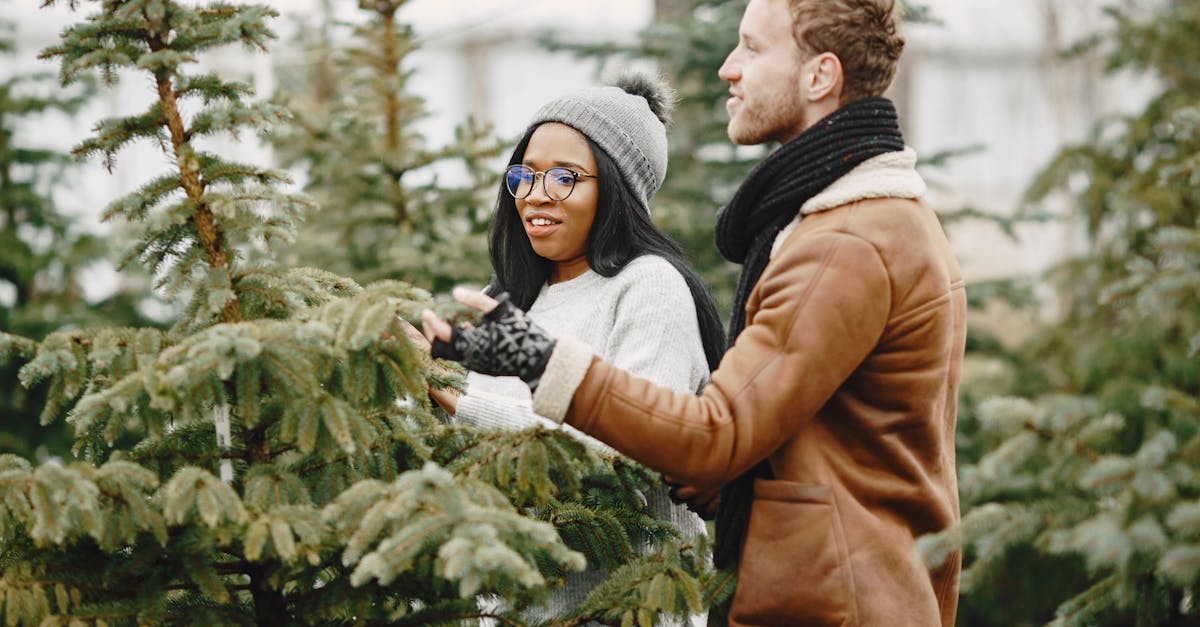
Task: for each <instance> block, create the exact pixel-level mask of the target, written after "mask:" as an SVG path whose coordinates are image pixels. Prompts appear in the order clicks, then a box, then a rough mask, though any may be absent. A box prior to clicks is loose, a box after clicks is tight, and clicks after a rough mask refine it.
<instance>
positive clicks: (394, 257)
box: [272, 0, 504, 291]
mask: <svg viewBox="0 0 1200 627" xmlns="http://www.w3.org/2000/svg"><path fill="white" fill-rule="evenodd" d="M405 4H407V0H383V1H377V0H360V1H358V2H357V6H358V9H359V14H358V15H356V16H353V17H354V18H356V19H355V20H354V22H355V23H353V24H351V23H348V22H347V21H345V20H344V19H343V20H335V19H334V18H333V14H334V12H335V7H334V5H333V4H331V3H328V2H326V3H325V5H324V11H323V13H324V15H323V16H321V18H322V19H321V20H320V21H319V22H318V23H317V24H315V25H313V24H307V25H305V28H304V29H303V30H302V31H301V44H302V45H303V47H305V48H307V49H308V50H309V52H308V58H307V59H305V63H303V64H302V65H301V66H300V68H296V67H284V68H283V77H284V80H282V81H281V84H282V85H284V87H282V88H281V90H280V93H279V94H278V95H277V97H276V100H277V101H279V102H281V103H283V104H284V105H285V106H287V107H288V108H289V109H290V110H291V112H292V113H293V116H294V122H293V123H292V124H289V125H287V126H283V127H281V128H280V129H279V130H278V131H277V132H276V133H274V135H273V137H272V145H273V146H274V148H275V150H276V154H277V155H278V156H279V158H280V160H281V162H282V164H283V165H284V166H285V167H289V168H293V169H296V170H298V171H300V172H302V173H303V174H304V175H305V178H306V181H307V183H306V185H305V191H306V192H307V193H308V194H310V195H311V196H313V197H314V198H315V199H316V200H317V201H318V202H319V204H320V206H321V207H322V209H321V210H319V211H317V212H316V213H315V215H313V216H310V219H309V220H308V221H307V223H306V225H305V226H304V227H302V230H301V235H300V237H299V243H300V246H299V247H297V248H296V249H295V250H294V251H293V255H294V256H295V257H296V258H297V259H300V260H301V261H302V262H303V263H304V264H307V265H317V266H319V267H322V268H325V269H327V270H331V271H333V272H337V273H339V274H344V275H346V276H350V277H353V278H355V279H358V280H360V281H368V280H375V279H380V278H396V279H401V280H405V281H408V282H413V283H418V284H420V285H425V286H429V287H430V288H431V289H433V290H435V291H445V290H448V289H449V288H450V287H452V286H454V285H455V284H456V283H460V282H462V281H472V282H474V283H475V284H477V285H482V284H483V283H484V282H486V281H487V279H488V276H489V275H488V273H487V271H486V269H487V268H488V267H489V263H488V256H487V238H486V232H487V225H488V223H489V220H490V217H491V208H492V205H493V204H494V203H495V190H496V189H497V186H498V185H499V175H498V173H493V172H492V171H493V170H495V169H496V166H495V162H496V159H494V158H495V157H497V156H498V155H499V154H500V152H501V150H502V149H503V148H504V146H503V144H501V143H500V142H499V141H498V140H497V139H496V138H494V137H491V136H490V129H489V128H487V127H480V126H478V125H477V124H475V123H474V121H473V120H470V119H468V120H466V121H464V123H463V124H461V125H460V126H459V127H458V128H457V129H455V133H454V135H455V141H454V142H453V143H451V144H449V145H446V146H442V147H440V148H429V147H428V146H426V142H425V141H424V138H423V137H422V136H421V135H420V134H419V133H418V132H417V131H416V129H415V124H416V123H417V122H418V121H419V120H421V119H422V118H424V117H426V116H427V115H428V111H427V110H426V109H425V105H424V102H423V100H422V99H421V98H420V97H418V96H416V95H414V94H413V93H412V92H411V89H410V88H409V82H410V79H411V76H412V72H413V68H412V67H411V66H412V61H411V60H410V56H411V55H412V53H413V52H414V51H415V50H416V49H417V46H418V42H417V40H416V37H415V35H414V33H413V31H412V27H411V26H410V25H408V24H406V23H404V22H403V21H401V20H400V19H399V17H398V13H399V12H400V10H401V8H402V7H403V6H404V5H405ZM298 69H299V71H297V70H298ZM489 166H491V167H489ZM435 170H439V174H440V176H439V175H434V174H432V172H433V171H435Z"/></svg>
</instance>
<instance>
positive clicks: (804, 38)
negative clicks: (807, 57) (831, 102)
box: [789, 0, 904, 104]
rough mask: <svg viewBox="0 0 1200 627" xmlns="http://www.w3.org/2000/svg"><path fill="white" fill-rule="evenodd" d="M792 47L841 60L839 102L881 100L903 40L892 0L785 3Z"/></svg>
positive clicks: (805, 0) (893, 74)
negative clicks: (787, 4)
mask: <svg viewBox="0 0 1200 627" xmlns="http://www.w3.org/2000/svg"><path fill="white" fill-rule="evenodd" d="M789 5H790V7H791V13H792V24H793V25H794V26H793V31H794V33H793V34H794V36H795V37H796V43H797V44H798V45H799V46H800V48H801V50H802V51H803V52H805V53H807V54H814V55H815V54H820V53H822V52H832V53H833V54H835V55H837V58H838V60H840V61H841V62H842V72H843V74H844V77H845V78H844V84H843V87H842V98H841V102H842V104H845V103H848V102H853V101H855V100H862V99H863V98H870V97H872V96H881V95H883V92H884V91H886V90H887V88H888V86H889V85H891V84H892V79H893V78H895V77H896V66H898V65H899V64H900V53H901V52H902V51H903V50H904V38H903V37H901V36H900V33H899V29H898V24H897V21H898V19H899V17H898V13H899V10H898V8H897V6H896V1H895V0H789Z"/></svg>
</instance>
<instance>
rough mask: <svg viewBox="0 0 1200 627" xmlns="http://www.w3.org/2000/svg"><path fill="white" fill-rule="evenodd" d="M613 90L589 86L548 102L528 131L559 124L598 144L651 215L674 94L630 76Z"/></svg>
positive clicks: (663, 169)
mask: <svg viewBox="0 0 1200 627" xmlns="http://www.w3.org/2000/svg"><path fill="white" fill-rule="evenodd" d="M615 83H616V85H615V86H605V87H589V88H587V89H581V90H579V91H577V92H574V93H570V94H567V95H565V96H561V97H559V98H557V99H555V100H552V101H550V102H548V103H546V104H545V105H544V106H543V107H542V108H541V109H538V112H537V113H535V114H534V116H533V120H532V121H531V122H530V123H529V128H530V129H533V128H534V127H536V126H537V125H539V124H543V123H545V122H561V123H563V124H566V125H567V126H570V127H572V128H574V129H575V130H577V131H579V132H580V133H583V134H584V135H586V136H587V137H589V138H590V139H591V140H592V141H594V142H596V144H598V145H599V146H600V147H601V148H603V149H604V152H607V153H608V156H610V157H612V159H613V161H615V162H616V164H617V168H619V169H620V171H621V175H622V176H623V177H625V181H626V182H627V183H628V184H629V188H630V189H631V190H633V193H634V195H635V196H637V199H638V202H640V203H641V205H642V208H644V209H645V210H646V212H647V213H648V212H649V211H650V198H652V197H653V196H654V193H655V192H657V191H658V188H660V187H662V184H663V179H665V178H666V177H667V127H666V125H667V124H668V123H669V122H670V119H671V110H672V109H674V108H675V92H674V90H672V89H671V88H670V87H669V86H668V85H667V84H666V83H665V82H663V81H662V79H659V78H657V77H653V76H648V75H644V74H630V75H626V76H623V77H621V78H619V79H617V80H616V81H615Z"/></svg>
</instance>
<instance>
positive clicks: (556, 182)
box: [504, 163, 596, 201]
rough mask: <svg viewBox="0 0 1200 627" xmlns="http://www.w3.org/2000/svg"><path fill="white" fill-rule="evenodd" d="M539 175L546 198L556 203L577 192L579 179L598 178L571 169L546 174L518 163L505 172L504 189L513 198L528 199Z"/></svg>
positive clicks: (559, 169)
mask: <svg viewBox="0 0 1200 627" xmlns="http://www.w3.org/2000/svg"><path fill="white" fill-rule="evenodd" d="M539 174H540V175H541V176H542V189H543V190H545V191H546V196H548V197H549V198H550V200H554V201H560V200H566V199H567V197H568V196H570V195H571V192H572V191H575V181H578V180H579V177H581V176H583V177H587V178H590V179H594V178H596V176H595V175H594V174H584V173H583V172H576V171H575V170H572V169H570V168H550V169H548V170H546V171H545V172H538V171H536V170H534V169H533V168H531V167H529V166H527V165H521V164H519V163H518V164H516V165H510V166H508V169H507V170H505V171H504V187H505V189H507V190H508V193H510V194H512V195H513V198H526V197H528V196H529V194H530V192H532V191H533V186H534V184H535V183H537V177H538V175H539Z"/></svg>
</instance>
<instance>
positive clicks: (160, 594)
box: [0, 0, 729, 625]
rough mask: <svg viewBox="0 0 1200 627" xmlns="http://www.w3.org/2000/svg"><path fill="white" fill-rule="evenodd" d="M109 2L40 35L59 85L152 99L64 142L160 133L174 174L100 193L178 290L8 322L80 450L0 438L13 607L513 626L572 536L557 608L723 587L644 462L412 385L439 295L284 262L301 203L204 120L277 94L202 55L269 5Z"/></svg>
mask: <svg viewBox="0 0 1200 627" xmlns="http://www.w3.org/2000/svg"><path fill="white" fill-rule="evenodd" d="M46 4H48V5H52V4H54V2H53V1H52V0H50V1H48V2H46ZM69 4H71V6H72V8H74V7H75V5H77V4H84V3H82V2H71V3H69ZM98 4H99V7H98V10H97V12H96V13H95V14H93V15H92V16H90V17H88V18H87V19H86V20H85V21H83V22H81V23H79V24H77V25H75V26H72V27H71V28H69V29H67V30H66V31H65V32H64V34H63V36H62V40H61V42H60V43H59V44H58V45H56V46H54V47H52V48H50V49H48V50H46V51H45V52H44V53H43V56H44V57H46V58H50V59H55V60H57V61H58V62H59V63H60V64H61V70H62V71H61V75H62V79H63V81H64V83H65V84H70V83H72V82H74V81H76V80H79V79H80V78H81V77H82V76H85V75H87V74H88V73H90V72H93V71H98V72H99V73H100V75H101V77H102V78H103V79H104V80H105V81H106V82H112V81H115V80H117V79H118V78H119V77H122V76H125V75H127V74H129V73H135V74H140V75H141V76H144V77H146V78H149V79H150V80H149V81H148V84H149V85H150V86H151V87H152V89H151V90H149V91H148V94H147V104H146V108H145V109H144V111H143V112H141V113H138V114H135V115H131V116H128V117H122V118H116V119H109V120H104V121H102V122H101V123H100V124H99V125H98V126H97V129H96V134H95V135H94V136H93V137H91V138H89V139H86V140H85V141H83V142H82V143H81V144H80V145H79V146H78V147H77V148H76V150H75V152H76V153H77V154H78V155H81V156H101V157H103V158H104V160H105V161H106V162H107V163H109V164H111V163H112V162H113V161H114V159H115V158H116V155H117V153H118V152H119V151H120V150H121V149H122V148H123V147H124V146H126V145H128V144H129V143H131V142H135V141H145V140H148V141H150V142H152V143H153V144H155V145H157V146H159V147H160V148H161V149H162V150H163V152H164V154H165V156H166V157H167V159H168V161H169V162H170V164H171V165H170V167H169V169H168V170H167V171H166V172H164V173H161V174H159V175H157V176H155V177H154V178H152V179H150V180H149V181H148V182H146V183H145V184H144V185H142V186H141V187H140V188H139V189H138V190H136V191H134V192H133V193H131V194H129V195H127V196H125V197H123V198H121V199H118V200H117V201H115V202H113V203H112V204H111V205H110V206H109V207H108V209H107V210H106V212H105V216H106V218H107V219H111V220H123V221H126V222H128V223H129V224H131V225H133V226H136V227H137V228H138V229H139V230H140V236H139V238H138V239H137V242H136V243H135V245H134V246H133V248H132V250H131V252H130V254H129V256H128V258H127V261H128V262H129V263H130V264H134V263H138V262H140V263H141V264H143V265H145V266H146V267H147V268H148V269H149V270H150V271H151V272H152V273H153V275H154V276H155V277H156V279H157V287H158V289H159V290H160V292H161V293H163V294H165V295H167V296H168V297H169V298H172V299H175V300H176V301H178V302H180V303H182V306H180V307H179V310H180V314H179V316H178V318H177V319H176V320H175V321H174V322H173V324H172V326H171V327H170V328H169V329H166V330H163V329H158V328H147V327H129V326H126V327H74V328H67V329H63V330H59V331H56V332H53V333H50V334H49V335H47V336H45V337H44V338H36V339H35V338H29V337H23V336H20V335H16V334H13V333H8V332H5V333H3V334H0V360H6V361H9V362H12V363H19V364H21V366H20V369H19V379H20V383H21V384H22V385H24V386H26V387H30V386H34V385H37V384H39V383H45V384H47V385H48V386H49V387H48V395H47V400H46V402H45V406H44V408H43V411H42V413H43V415H44V416H46V417H47V419H48V420H64V419H65V421H66V422H67V423H69V424H70V426H71V427H72V429H73V433H74V446H73V452H74V454H75V455H76V461H72V462H69V463H60V462H57V461H51V462H46V463H42V464H39V465H34V464H32V463H31V462H30V461H29V460H27V459H25V458H23V457H19V456H16V455H3V456H0V547H2V550H0V609H2V611H3V612H4V614H5V616H6V620H7V622H8V623H10V624H44V625H54V624H97V625H99V624H135V623H136V624H144V623H151V624H260V625H274V624H280V625H282V624H288V625H291V624H320V625H328V624H342V623H345V624H363V625H369V624H399V625H404V624H412V625H417V624H420V625H424V624H457V623H459V622H462V621H471V620H475V619H479V618H483V617H491V618H494V619H496V620H497V621H499V622H501V623H502V624H519V623H521V622H522V621H521V612H522V610H524V609H525V608H527V607H528V606H529V605H530V604H531V603H534V602H537V601H539V600H540V599H542V598H544V596H545V594H546V592H547V590H548V589H549V588H550V587H552V586H554V585H555V584H557V583H558V582H559V581H560V580H561V578H562V576H563V574H564V573H566V572H567V571H568V570H570V569H578V568H581V567H583V565H584V555H586V558H587V560H588V561H589V562H590V563H591V564H592V565H593V566H597V567H602V568H607V569H610V570H611V571H612V577H611V579H610V581H609V583H608V584H606V585H605V586H602V587H601V588H600V589H597V590H596V591H595V593H594V594H593V595H592V596H591V597H590V598H589V599H588V601H587V602H586V603H585V604H584V605H583V606H582V607H580V608H578V610H576V611H575V612H574V613H573V614H572V615H570V616H564V617H561V620H560V621H559V622H560V623H561V624H582V623H584V622H587V621H588V620H601V621H604V622H610V623H618V622H619V623H625V624H638V625H650V624H653V623H654V622H655V621H657V620H659V618H660V615H661V614H664V613H666V614H674V615H677V616H683V615H688V614H693V613H696V612H699V611H702V609H703V608H704V607H705V606H706V604H707V603H708V602H709V601H710V600H711V599H712V598H714V597H715V596H717V595H719V594H723V593H727V592H728V587H729V580H728V578H724V577H717V576H714V575H713V574H712V573H711V572H709V571H708V569H707V567H706V561H707V560H706V559H703V558H702V557H701V556H703V555H705V552H704V547H693V546H681V545H680V544H679V543H678V542H676V541H675V538H676V537H677V532H675V530H673V529H672V528H670V527H669V526H667V525H664V524H662V523H661V522H659V521H657V520H655V519H654V518H653V516H652V515H650V513H649V511H648V510H647V508H646V506H645V503H644V502H643V501H642V500H641V497H640V494H639V491H640V490H643V489H645V488H646V487H648V486H650V485H652V484H653V483H654V482H656V481H658V478H657V477H656V476H654V475H652V474H651V473H648V472H646V471H645V470H644V469H641V468H639V467H637V466H634V465H632V464H629V463H628V462H625V461H623V460H622V459H621V458H617V457H607V456H602V455H599V454H597V453H596V452H594V451H591V450H590V449H588V448H586V447H585V446H584V445H582V444H581V443H579V442H577V441H576V440H574V439H572V438H570V437H568V436H566V435H564V434H563V433H562V432H561V431H558V430H548V429H541V428H535V429H531V430H528V431H522V432H516V433H482V432H479V431H476V430H473V429H468V428H463V427H455V426H447V425H444V424H443V423H441V422H440V421H439V420H438V419H437V416H436V415H435V414H434V412H433V409H432V407H431V405H430V401H429V398H428V396H427V394H426V391H427V389H428V388H429V387H430V386H434V387H446V386H455V385H460V384H461V376H460V373H458V372H455V371H452V370H448V369H446V368H445V367H444V366H440V365H435V364H433V363H431V362H430V361H429V359H428V357H427V355H425V354H424V353H422V352H421V351H420V350H418V349H417V348H415V347H414V346H413V345H412V344H410V343H409V342H408V341H407V340H406V339H405V335H404V328H403V326H402V325H403V323H402V322H401V318H403V319H407V320H415V317H416V314H417V312H418V311H419V310H420V309H421V308H423V307H425V306H429V305H430V296H429V294H428V292H425V291H423V290H421V289H418V288H415V287H413V286H412V285H410V284H406V283H400V282H396V281H391V280H384V281H377V282H374V283H370V284H366V285H360V284H359V283H358V282H356V281H354V280H353V279H350V278H345V277H341V276H338V275H336V274H333V273H331V272H328V271H326V270H324V269H316V268H289V267H287V266H286V265H282V264H278V263H276V262H275V261H274V259H275V256H274V254H273V251H274V250H275V248H277V247H279V246H280V245H290V244H291V242H292V241H293V239H292V238H293V236H294V231H295V227H296V221H297V220H298V218H299V217H300V215H301V214H302V213H303V212H304V211H305V210H306V209H308V207H309V204H310V203H309V200H308V199H307V198H305V197H302V196H297V195H293V194H290V193H288V192H287V191H286V189H285V188H284V187H283V186H284V185H285V184H286V180H285V178H284V177H283V176H282V175H280V174H278V173H276V172H273V171H271V170H269V169H267V168H263V167H260V166H258V165H255V164H251V163H239V162H235V161H232V160H229V159H227V158H225V157H223V156H221V155H219V154H217V153H215V152H212V151H211V150H209V149H206V147H205V143H206V141H207V140H209V139H210V138H212V137H214V136H218V135H233V136H234V137H244V136H246V135H247V134H248V133H250V132H255V131H261V130H263V129H264V128H265V127H267V126H269V125H271V124H280V123H284V120H283V118H284V117H286V112H285V111H284V110H283V109H281V108H280V107H278V106H276V105H272V104H268V103H262V102H257V101H254V100H253V94H252V93H251V90H250V88H249V87H248V86H246V85H243V84H239V83H235V82H230V81H227V80H224V79H222V78H221V77H220V76H217V75H215V74H211V73H202V72H200V73H197V72H194V71H189V70H192V69H193V68H194V64H195V63H196V62H197V60H198V59H199V58H200V57H201V55H203V54H204V53H205V52H207V51H209V50H211V49H213V48H217V47H219V46H225V45H232V44H241V45H243V46H245V47H247V48H249V49H251V50H262V49H265V47H266V45H267V43H268V42H269V41H270V39H271V38H272V37H273V35H272V32H271V30H270V29H269V27H268V20H269V19H270V18H272V17H274V12H273V11H272V10H271V9H270V8H268V7H264V6H259V5H235V4H228V3H213V4H206V5H198V6H193V5H190V4H189V5H183V4H180V3H176V2H171V1H167V0H127V1H118V0H105V1H103V2H100V3H98ZM444 313H445V312H444ZM8 383H9V382H6V385H7V384H8ZM646 545H649V546H650V547H653V551H651V552H650V553H649V554H644V553H646V551H645V548H644V547H645V546H646ZM480 595H499V596H501V597H503V598H504V599H505V601H506V603H504V604H502V605H503V606H502V607H501V608H500V609H494V610H493V609H483V608H484V607H486V606H484V605H481V604H480V603H478V602H477V597H478V596H480Z"/></svg>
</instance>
